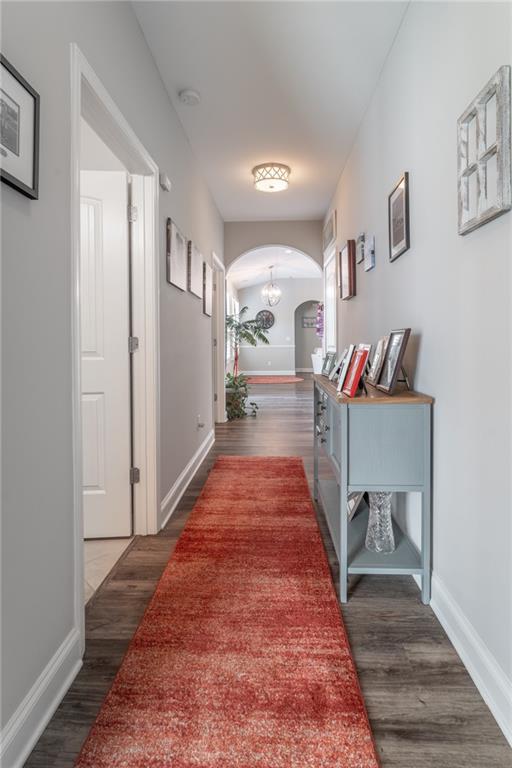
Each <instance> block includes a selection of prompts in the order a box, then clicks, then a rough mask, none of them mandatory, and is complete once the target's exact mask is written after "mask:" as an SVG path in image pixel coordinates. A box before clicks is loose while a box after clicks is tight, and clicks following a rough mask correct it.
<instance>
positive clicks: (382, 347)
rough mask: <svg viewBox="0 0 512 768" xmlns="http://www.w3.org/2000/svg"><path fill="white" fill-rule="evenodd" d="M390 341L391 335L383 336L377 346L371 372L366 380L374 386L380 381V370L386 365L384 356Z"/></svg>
mask: <svg viewBox="0 0 512 768" xmlns="http://www.w3.org/2000/svg"><path fill="white" fill-rule="evenodd" d="M388 343H389V336H383V337H382V339H379V340H378V342H377V346H376V347H375V354H374V356H373V360H372V365H371V368H370V372H369V373H368V375H367V377H366V381H367V382H368V383H369V384H372V385H373V386H374V387H376V386H377V382H378V381H379V376H380V372H381V371H382V366H383V365H384V356H385V354H386V350H387V348H388Z"/></svg>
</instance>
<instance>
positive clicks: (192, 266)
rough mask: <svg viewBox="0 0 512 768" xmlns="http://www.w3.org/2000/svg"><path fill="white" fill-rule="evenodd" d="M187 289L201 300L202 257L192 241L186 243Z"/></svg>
mask: <svg viewBox="0 0 512 768" xmlns="http://www.w3.org/2000/svg"><path fill="white" fill-rule="evenodd" d="M188 289H189V291H190V293H193V294H194V296H197V298H198V299H202V298H203V257H202V256H201V253H200V252H199V251H198V249H197V248H196V246H195V245H194V243H193V242H192V240H189V241H188Z"/></svg>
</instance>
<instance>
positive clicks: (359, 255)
mask: <svg viewBox="0 0 512 768" xmlns="http://www.w3.org/2000/svg"><path fill="white" fill-rule="evenodd" d="M364 253H365V234H364V232H361V234H360V235H358V236H357V240H356V264H360V263H361V262H362V260H363V259H364Z"/></svg>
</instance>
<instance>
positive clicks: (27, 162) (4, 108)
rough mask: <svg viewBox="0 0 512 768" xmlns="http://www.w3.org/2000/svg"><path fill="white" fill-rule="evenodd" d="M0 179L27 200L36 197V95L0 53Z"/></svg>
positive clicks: (37, 128) (37, 184)
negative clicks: (0, 70) (0, 72)
mask: <svg viewBox="0 0 512 768" xmlns="http://www.w3.org/2000/svg"><path fill="white" fill-rule="evenodd" d="M0 65H1V67H2V74H1V86H0V176H1V179H2V181H3V182H5V183H6V184H8V185H9V186H10V187H13V189H16V190H18V192H21V193H22V194H23V195H26V197H30V198H31V199H32V200H37V199H38V197H39V94H38V93H37V91H35V90H34V89H33V88H32V86H31V85H29V84H28V83H27V81H26V80H25V78H24V77H22V76H21V75H20V73H19V72H18V71H17V70H16V69H14V67H13V66H12V64H10V63H9V62H8V61H7V59H6V58H5V56H2V54H0Z"/></svg>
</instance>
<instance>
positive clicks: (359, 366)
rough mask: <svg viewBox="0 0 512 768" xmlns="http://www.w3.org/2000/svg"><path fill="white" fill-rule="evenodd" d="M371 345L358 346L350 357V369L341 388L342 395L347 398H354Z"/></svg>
mask: <svg viewBox="0 0 512 768" xmlns="http://www.w3.org/2000/svg"><path fill="white" fill-rule="evenodd" d="M371 348H372V345H371V344H358V346H357V349H356V351H355V352H354V354H353V356H352V360H351V362H350V367H349V369H348V371H347V378H346V379H345V384H344V386H343V390H342V392H343V394H344V395H347V397H355V395H356V393H357V389H358V387H359V383H360V381H361V377H362V375H363V374H364V371H365V369H366V364H367V362H368V358H369V356H370V351H371Z"/></svg>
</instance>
